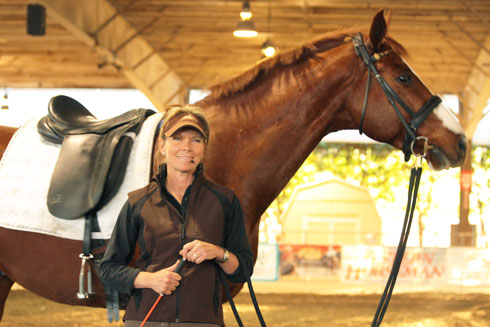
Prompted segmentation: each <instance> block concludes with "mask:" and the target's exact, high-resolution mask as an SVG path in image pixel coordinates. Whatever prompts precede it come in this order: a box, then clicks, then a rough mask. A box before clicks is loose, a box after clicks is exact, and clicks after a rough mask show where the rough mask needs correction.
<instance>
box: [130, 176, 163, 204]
mask: <svg viewBox="0 0 490 327" xmlns="http://www.w3.org/2000/svg"><path fill="white" fill-rule="evenodd" d="M157 189H158V185H157V183H154V182H152V183H150V184H148V185H146V186H143V187H141V188H139V189H136V190H134V191H131V192H129V193H128V200H129V203H130V204H131V205H134V204H135V203H136V202H138V201H140V200H141V199H143V198H144V197H146V196H149V195H151V194H153V193H154V192H155V191H156V190H157Z"/></svg>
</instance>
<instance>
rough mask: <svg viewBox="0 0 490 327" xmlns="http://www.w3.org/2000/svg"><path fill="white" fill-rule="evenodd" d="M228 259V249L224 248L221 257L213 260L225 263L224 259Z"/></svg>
mask: <svg viewBox="0 0 490 327" xmlns="http://www.w3.org/2000/svg"><path fill="white" fill-rule="evenodd" d="M228 259H230V251H228V250H227V249H225V252H224V253H223V259H218V258H216V259H215V260H216V262H218V263H225V262H226V261H228Z"/></svg>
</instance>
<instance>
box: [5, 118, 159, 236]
mask: <svg viewBox="0 0 490 327" xmlns="http://www.w3.org/2000/svg"><path fill="white" fill-rule="evenodd" d="M161 118H162V115H161V114H154V115H152V116H150V117H148V118H147V119H146V121H145V122H144V123H143V126H142V128H141V130H140V132H139V134H138V136H137V137H136V140H135V142H134V144H133V147H132V150H131V155H130V158H129V162H128V166H127V168H126V175H125V176H124V181H123V183H122V185H121V187H120V188H119V191H118V193H117V194H116V195H115V196H114V198H113V199H112V200H111V202H109V203H108V204H107V205H106V206H105V207H103V208H102V209H101V210H100V211H99V212H98V213H97V216H98V221H99V226H100V229H101V232H100V233H93V235H92V237H93V238H98V239H109V238H110V237H111V233H112V229H113V227H114V224H115V223H116V220H117V216H118V214H119V211H120V210H121V207H122V206H123V204H124V202H126V200H127V193H128V192H130V191H132V190H135V189H137V188H140V187H143V186H145V185H146V184H148V182H149V180H150V174H151V163H152V150H153V138H154V135H155V130H156V128H157V126H158V123H159V121H160V120H161ZM36 125H37V121H36V120H30V121H28V122H27V123H26V124H25V125H24V126H22V127H21V128H20V129H19V130H18V131H17V132H16V133H15V134H14V136H13V137H12V140H11V141H10V143H9V145H8V147H7V149H6V151H5V153H4V155H3V157H2V160H1V161H0V185H1V187H0V227H5V228H9V229H15V230H21V231H27V232H36V233H42V234H47V235H53V236H58V237H62V238H68V239H72V240H82V239H83V231H84V230H83V229H84V219H83V218H81V219H75V220H65V219H60V218H57V217H54V216H53V215H51V214H50V213H49V211H48V207H47V204H46V200H47V194H48V189H49V183H50V180H51V174H52V173H53V170H54V167H55V164H56V160H57V159H58V154H59V151H60V148H61V145H58V144H53V143H49V142H47V141H44V140H43V139H42V138H41V136H40V135H39V134H38V132H37V129H36Z"/></svg>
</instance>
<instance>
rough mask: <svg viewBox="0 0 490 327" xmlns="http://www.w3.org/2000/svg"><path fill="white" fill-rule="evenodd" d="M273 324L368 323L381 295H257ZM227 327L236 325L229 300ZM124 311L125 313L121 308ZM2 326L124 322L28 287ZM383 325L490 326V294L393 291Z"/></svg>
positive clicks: (246, 310) (244, 305) (244, 300)
mask: <svg viewBox="0 0 490 327" xmlns="http://www.w3.org/2000/svg"><path fill="white" fill-rule="evenodd" d="M257 298H258V301H259V304H260V307H261V310H262V313H263V316H264V318H265V321H266V323H267V325H268V326H269V327H306V326H308V327H312V326H328V327H332V326H333V327H337V326H338V327H368V326H371V321H372V319H373V315H374V313H375V311H376V307H377V305H378V302H379V298H380V295H379V294H328V295H318V294H316V295H312V294H294V293H293V294H265V293H260V294H257ZM235 301H236V303H237V306H238V311H239V312H240V315H241V317H242V320H243V323H244V325H245V326H246V327H251V326H260V324H259V322H258V320H257V318H256V316H255V311H254V308H253V305H252V303H251V300H250V297H249V294H248V293H247V292H241V293H240V294H239V295H238V296H237V297H236V298H235ZM224 309H225V321H226V326H237V324H236V322H235V320H234V317H233V314H232V312H231V310H230V308H229V305H228V304H225V306H224ZM121 313H122V312H121ZM0 326H1V327H14V326H15V327H20V326H22V327H31V326H32V327H34V326H36V327H37V326H45V327H62V326H63V327H82V326H94V327H98V326H106V327H107V326H115V327H121V326H123V324H122V322H119V323H112V324H109V323H108V322H107V320H106V311H105V310H104V309H94V308H87V307H74V306H69V305H64V304H58V303H55V302H51V301H48V300H45V299H43V298H41V297H39V296H37V295H34V294H32V293H30V292H28V291H25V290H15V291H12V292H11V293H10V295H9V298H8V299H7V304H6V308H5V312H4V316H3V319H2V321H1V322H0ZM381 326H387V327H489V326H490V294H484V293H458V292H456V293H454V292H449V293H448V292H415V293H400V294H394V295H393V297H392V300H391V302H390V306H389V308H388V311H387V313H386V316H385V318H384V320H383V323H382V324H381Z"/></svg>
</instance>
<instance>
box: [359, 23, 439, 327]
mask: <svg viewBox="0 0 490 327" xmlns="http://www.w3.org/2000/svg"><path fill="white" fill-rule="evenodd" d="M352 42H353V43H354V49H355V51H356V54H357V56H358V57H361V58H362V60H363V62H364V64H365V65H366V67H367V69H368V80H367V84H366V93H365V95H364V104H363V108H362V113H361V121H360V125H359V133H360V134H362V125H363V123H364V118H365V116H366V106H367V100H368V95H369V87H370V84H371V74H373V75H374V77H375V78H376V80H377V81H378V83H379V85H380V86H381V88H382V89H383V92H384V93H385V95H386V97H387V98H388V101H389V102H390V104H391V106H392V107H393V109H394V110H395V113H396V115H397V116H398V118H400V121H401V123H402V125H403V127H405V131H406V133H405V139H404V143H403V148H402V150H403V153H404V154H405V161H408V160H410V156H411V155H412V154H414V155H415V156H416V157H417V158H418V159H420V160H418V161H419V162H418V163H417V160H416V162H415V167H414V168H412V170H411V174H410V183H409V187H408V203H407V209H406V212H405V219H404V222H403V227H402V232H401V235H400V241H399V243H398V248H397V250H396V255H395V259H394V261H393V267H392V268H391V272H390V275H389V277H388V280H387V282H386V286H385V289H384V292H383V294H382V296H381V299H380V301H379V304H378V308H377V309H376V314H375V315H374V318H373V321H372V323H371V326H372V327H379V326H380V325H381V322H382V321H383V317H384V315H385V313H386V310H387V309H388V304H389V302H390V299H391V295H392V293H393V289H394V288H395V283H396V279H397V276H398V272H399V271H400V266H401V263H402V260H403V255H404V254H405V249H406V246H407V242H408V235H409V233H410V227H411V225H412V221H413V214H414V209H415V204H416V201H417V193H418V188H419V185H420V179H421V176H422V167H421V161H422V159H423V158H424V157H425V156H426V154H427V150H428V148H429V146H428V138H427V137H425V136H416V134H415V133H416V131H417V128H419V127H420V125H422V123H423V122H424V120H425V119H426V118H427V117H428V116H429V115H430V113H431V112H432V111H433V110H434V108H435V107H437V106H438V105H439V104H440V103H441V98H439V97H438V96H432V97H431V98H430V99H429V100H428V101H427V102H425V103H424V105H423V106H422V107H421V108H420V109H419V110H418V111H417V112H414V111H413V110H412V109H410V107H409V106H408V105H406V104H405V102H403V100H402V99H400V97H399V96H398V94H396V92H395V91H393V89H392V88H391V87H390V86H389V85H388V83H386V81H385V79H384V78H383V77H382V76H381V75H380V74H379V72H378V70H377V69H376V66H375V65H374V63H375V62H376V61H377V60H379V59H380V58H382V57H383V56H385V55H388V54H389V52H383V53H375V54H374V55H372V56H370V55H369V53H368V51H367V49H366V46H365V45H364V41H363V40H362V34H361V33H359V34H356V35H355V36H354V37H353V38H352ZM395 102H396V103H398V104H399V105H400V106H401V107H402V108H403V109H404V110H405V111H406V112H407V113H408V114H409V115H410V117H411V118H412V119H411V121H410V123H407V122H406V121H405V119H404V118H403V116H402V114H401V112H400V110H399V109H398V107H397V105H396V103H395ZM418 140H422V141H423V142H424V149H423V154H417V153H415V151H414V145H415V143H416V142H417V141H418Z"/></svg>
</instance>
